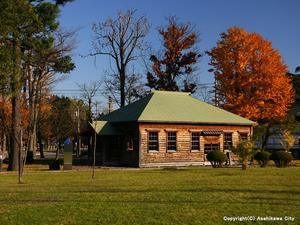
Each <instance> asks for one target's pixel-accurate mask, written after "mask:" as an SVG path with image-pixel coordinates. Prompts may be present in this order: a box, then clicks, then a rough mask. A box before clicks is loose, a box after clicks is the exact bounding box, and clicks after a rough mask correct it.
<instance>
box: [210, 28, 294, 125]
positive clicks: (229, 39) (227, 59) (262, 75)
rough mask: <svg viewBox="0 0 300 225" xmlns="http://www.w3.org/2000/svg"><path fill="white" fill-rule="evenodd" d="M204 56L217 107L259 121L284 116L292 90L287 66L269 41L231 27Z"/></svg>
mask: <svg viewBox="0 0 300 225" xmlns="http://www.w3.org/2000/svg"><path fill="white" fill-rule="evenodd" d="M208 55H209V56H210V57H211V60H210V63H209V65H211V66H212V67H213V72H214V75H215V79H216V84H217V85H216V91H217V93H218V95H219V105H220V106H221V107H224V108H225V109H226V110H229V111H231V112H233V113H236V114H238V115H241V116H243V117H246V118H248V119H251V120H254V121H258V122H259V123H269V122H270V121H281V120H283V119H284V118H285V117H286V115H287V112H288V110H289V107H290V106H291V104H292V103H293V101H294V90H293V87H292V84H291V79H290V78H289V77H288V76H287V75H286V73H287V66H286V65H285V64H284V62H283V60H282V58H281V56H280V54H279V52H278V51H277V50H276V49H274V48H273V47H272V44H271V42H270V41H267V40H265V39H264V38H263V37H262V36H261V35H259V34H257V33H250V32H247V31H245V30H244V29H242V28H238V27H233V28H230V29H228V30H227V31H226V32H224V33H222V34H221V40H219V41H218V43H217V46H216V47H214V48H213V49H212V50H211V51H209V52H208Z"/></svg>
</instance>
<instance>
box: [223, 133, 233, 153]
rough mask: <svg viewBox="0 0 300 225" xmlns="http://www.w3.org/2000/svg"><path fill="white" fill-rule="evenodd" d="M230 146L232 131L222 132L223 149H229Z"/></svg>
mask: <svg viewBox="0 0 300 225" xmlns="http://www.w3.org/2000/svg"><path fill="white" fill-rule="evenodd" d="M231 147H232V133H224V149H226V150H229V149H231Z"/></svg>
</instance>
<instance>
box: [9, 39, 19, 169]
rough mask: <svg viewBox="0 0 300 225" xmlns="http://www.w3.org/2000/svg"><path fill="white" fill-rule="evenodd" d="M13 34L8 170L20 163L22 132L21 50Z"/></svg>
mask: <svg viewBox="0 0 300 225" xmlns="http://www.w3.org/2000/svg"><path fill="white" fill-rule="evenodd" d="M12 36H13V39H14V40H13V42H12V45H13V48H12V57H13V73H12V77H11V93H12V98H11V104H12V121H11V135H10V143H11V144H10V147H11V149H10V154H9V164H8V168H7V170H8V171H12V170H17V169H18V165H19V158H18V154H19V151H20V147H21V146H20V133H21V125H22V124H21V87H22V82H21V71H20V67H21V55H20V54H21V50H20V48H19V44H18V40H17V39H16V38H15V34H12Z"/></svg>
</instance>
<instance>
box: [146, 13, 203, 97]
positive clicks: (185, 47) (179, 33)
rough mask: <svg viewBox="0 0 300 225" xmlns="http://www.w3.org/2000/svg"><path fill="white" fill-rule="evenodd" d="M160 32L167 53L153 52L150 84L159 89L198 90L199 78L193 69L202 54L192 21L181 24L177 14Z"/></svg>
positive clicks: (148, 75)
mask: <svg viewBox="0 0 300 225" xmlns="http://www.w3.org/2000/svg"><path fill="white" fill-rule="evenodd" d="M158 32H159V34H160V35H161V36H162V38H163V48H162V52H163V53H162V56H158V55H151V57H150V60H151V62H152V71H149V72H148V74H147V84H146V85H147V86H149V87H150V88H153V89H155V90H167V91H189V92H194V91H195V90H196V88H197V81H196V79H195V76H193V73H194V72H195V65H197V62H198V59H199V58H200V54H199V52H198V50H197V49H196V43H197V40H198V35H197V33H196V32H195V31H194V30H193V27H192V26H191V25H190V24H189V23H183V24H181V23H179V22H178V20H177V19H176V18H175V17H170V18H169V19H168V26H167V27H166V28H160V29H159V30H158Z"/></svg>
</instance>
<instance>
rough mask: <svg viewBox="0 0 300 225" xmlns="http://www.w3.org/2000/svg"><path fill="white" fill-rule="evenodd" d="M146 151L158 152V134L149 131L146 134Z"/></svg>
mask: <svg viewBox="0 0 300 225" xmlns="http://www.w3.org/2000/svg"><path fill="white" fill-rule="evenodd" d="M148 151H158V132H157V131H150V132H149V133H148Z"/></svg>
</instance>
